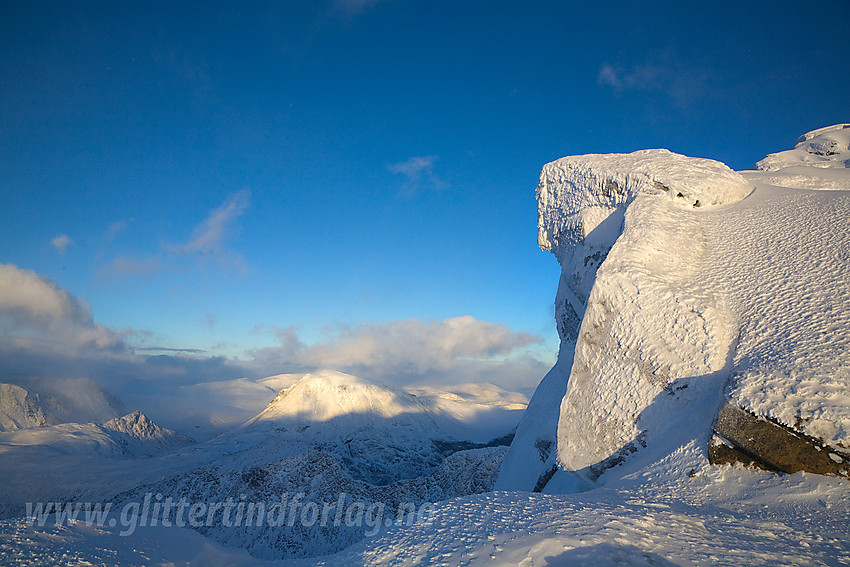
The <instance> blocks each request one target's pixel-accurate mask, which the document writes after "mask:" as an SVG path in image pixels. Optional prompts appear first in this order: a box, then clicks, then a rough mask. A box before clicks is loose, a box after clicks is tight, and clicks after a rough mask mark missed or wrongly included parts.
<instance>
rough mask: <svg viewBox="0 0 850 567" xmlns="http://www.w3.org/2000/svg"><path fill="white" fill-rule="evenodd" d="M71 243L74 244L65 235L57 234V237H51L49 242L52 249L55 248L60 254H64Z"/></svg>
mask: <svg viewBox="0 0 850 567" xmlns="http://www.w3.org/2000/svg"><path fill="white" fill-rule="evenodd" d="M73 243H74V241H73V240H71V237H69V236H68V235H67V234H59V235H57V236H55V237H53V239H51V241H50V244H51V245H52V246H53V247H54V248H56V250H57V251H58V252H59V253H60V254H64V253H65V249H66V248H68V246H70V245H71V244H73Z"/></svg>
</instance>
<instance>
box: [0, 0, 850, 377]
mask: <svg viewBox="0 0 850 567" xmlns="http://www.w3.org/2000/svg"><path fill="white" fill-rule="evenodd" d="M742 4H744V5H742ZM848 36H850V7H848V6H847V5H846V4H845V3H841V2H839V3H837V4H833V5H831V6H829V7H828V8H826V9H818V10H814V9H808V8H806V7H804V6H803V5H802V4H800V3H797V2H795V3H791V2H788V3H781V2H780V3H777V2H770V3H768V2H764V3H733V2H728V3H727V2H721V3H701V4H699V5H697V6H692V5H689V4H688V3H682V2H661V3H624V4H617V3H613V4H612V3H605V4H598V5H591V3H581V4H573V3H567V2H487V3H483V2H439V1H436V2H414V1H406V0H350V1H345V0H339V1H328V2H256V3H250V4H248V5H247V6H240V5H239V4H237V3H222V2H205V3H159V2H153V3H140V4H129V5H128V4H124V5H122V4H115V3H107V2H103V3H94V2H81V3H39V2H4V3H2V5H0V211H2V212H0V215H2V223H0V262H2V263H4V264H7V265H12V266H14V268H15V270H17V271H18V272H20V273H18V272H11V271H8V274H7V275H8V276H9V277H8V278H7V280H6V281H7V283H8V282H11V281H20V282H30V284H31V285H33V286H35V287H36V288H38V289H44V290H45V291H44V293H45V296H43V297H42V296H33V297H29V298H26V297H23V298H21V297H18V298H17V299H15V300H14V301H13V300H12V299H9V298H10V297H12V295H14V294H13V293H12V292H10V291H9V289H8V288H7V289H6V291H3V290H2V289H0V293H5V294H6V296H7V300H6V301H5V303H4V302H2V301H0V316H4V313H5V318H6V319H5V323H3V327H2V329H0V330H2V331H3V333H4V334H3V341H4V343H5V345H0V346H4V352H5V353H6V354H7V356H5V357H4V358H2V359H0V361H2V362H3V364H6V368H5V370H4V369H3V368H0V372H5V373H38V372H48V371H51V372H59V371H60V370H58V369H60V368H70V369H71V370H68V371H73V372H77V373H88V374H98V373H101V374H104V375H106V374H109V373H111V374H110V375H116V374H120V375H122V376H125V377H126V378H127V379H128V380H129V379H131V378H132V377H133V375H134V372H136V370H135V369H138V368H141V367H145V368H148V370H145V371H144V372H142V371H139V374H140V375H144V376H149V375H150V374H151V371H150V365H151V364H152V363H154V362H155V363H156V364H162V365H172V366H173V367H174V368H179V372H178V371H177V370H175V372H176V373H182V374H181V375H182V376H184V377H185V379H187V380H190V379H192V380H201V379H206V378H212V377H215V378H220V377H227V376H230V375H232V376H239V375H246V374H251V373H252V372H253V373H257V374H262V373H275V372H286V371H295V370H298V369H304V368H312V367H316V366H320V365H323V364H322V361H323V360H324V361H331V362H332V363H333V364H334V365H336V366H337V367H341V368H342V369H347V370H351V371H358V372H362V373H364V374H366V375H370V376H373V377H375V378H377V379H382V380H384V381H397V382H399V383H404V382H416V381H429V380H430V381H477V380H490V381H494V382H497V383H500V384H503V385H507V386H512V385H513V386H516V387H521V388H528V387H530V386H533V385H534V384H535V383H536V382H537V381H539V379H540V378H541V377H542V373H543V372H545V370H546V368H547V366H548V365H550V364H551V363H552V362H553V361H554V357H555V354H556V351H557V336H556V333H555V327H554V321H553V314H552V302H553V298H554V293H555V288H556V286H557V279H558V273H559V270H558V266H557V263H556V261H555V259H554V258H553V257H551V256H550V255H548V254H546V253H544V252H542V251H540V250H539V249H538V248H537V246H536V204H535V199H534V189H535V185H536V181H537V175H538V173H539V170H540V167H541V166H542V165H543V164H544V163H546V162H547V161H551V160H553V159H556V158H558V157H561V156H564V155H571V154H581V153H596V152H606V153H607V152H627V151H633V150H637V149H643V148H653V147H665V148H669V149H671V150H673V151H676V152H679V153H684V154H688V155H694V156H700V157H709V158H714V159H719V160H721V161H724V162H726V163H728V164H729V165H730V166H732V167H733V168H735V169H744V168H747V167H749V166H750V165H751V164H753V163H754V162H755V161H757V160H759V159H760V158H762V157H764V155H766V154H767V153H770V152H773V151H779V150H783V149H787V148H790V147H792V146H793V142H794V140H795V138H796V137H797V136H798V135H800V134H802V133H804V132H806V131H808V130H812V129H814V128H817V127H821V126H825V125H829V124H833V123H837V122H845V121H848V119H850V97H848V96H847V93H848V92H850V73H848V72H847V70H848V69H850V46H848V43H847V37H848ZM21 274H24V275H21ZM34 274H37V275H38V276H37V277H35V276H34ZM19 276H20V277H19ZM15 277H18V280H15ZM27 278H29V279H27ZM33 278H35V279H33ZM45 282H47V283H45ZM40 284H45V285H46V286H47V287H43V288H42V287H39V285H40ZM10 285H11V284H10ZM48 296H49V297H48ZM15 297H17V296H15ZM48 299H49V300H50V301H53V303H51V305H54V306H55V307H56V309H58V310H59V311H56V312H55V313H54V314H53V315H50V317H53V319H50V321H48V320H47V319H45V318H44V317H41V319H39V318H38V317H36V315H33V314H35V313H37V312H38V309H37V308H36V307H39V306H43V305H45V304H46V303H45V302H47V303H49V301H48ZM27 302H29V303H27ZM33 302H34V303H33ZM69 305H70V306H72V307H71V308H68V306H69ZM63 306H64V307H63ZM66 308H67V309H70V311H68V312H73V313H76V315H73V316H69V315H68V314H67V313H66V311H67V309H66ZM78 308H79V310H81V311H79V310H78ZM3 309H5V311H3ZM62 309H66V311H61V310H62ZM60 311H61V313H60ZM22 313H24V314H23V315H22ZM27 314H29V315H27ZM68 317H70V319H72V321H71V323H69V325H70V326H68V325H66V324H65V323H62V324H59V323H57V322H56V321H59V320H60V319H61V320H63V321H64V320H65V319H68ZM63 318H65V319H63ZM66 322H67V321H66ZM80 328H85V329H88V330H92V329H96V330H97V332H98V333H101V332H102V333H103V335H102V336H101V335H97V336H99V337H101V338H102V340H101V341H100V342H99V343H97V345H95V346H92V347H91V348H92V349H93V350H90V351H89V350H86V351H85V353H88V354H85V353H83V354H80V352H82V351H79V350H78V351H75V352H73V353H68V352H65V353H64V354H61V356H62V357H64V358H62V359H61V360H62V361H64V362H63V363H64V364H65V366H62V364H60V363H58V362H56V360H57V359H56V356H59V355H57V354H56V352H57V350H61V349H58V348H54V347H52V346H49V345H56V344H59V343H63V341H64V344H68V340H67V338H68V335H66V334H63V333H75V332H77V331H79V329H80ZM75 329H76V331H75ZM34 336H36V337H38V339H39V341H41V342H39V343H38V344H40V345H41V346H40V347H38V349H36V348H35V347H32V344H31V343H26V344H24V343H23V342H22V340H21V337H29V338H32V337H34ZM75 336H76V335H75ZM86 336H88V335H86ZM92 336H94V335H92ZM103 337H106V338H103ZM71 342H73V341H71ZM86 344H87V345H89V346H91V344H94V343H91V344H90V343H86ZM22 345H24V346H22ZM26 345H29V346H26ZM417 345H418V346H417ZM419 346H421V349H422V350H425V349H431V351H433V353H432V354H430V355H419V354H417V349H419ZM87 348H88V347H87ZM21 349H30V350H27V353H28V354H29V355H31V356H27V357H24V358H25V359H26V361H27V362H26V363H24V362H20V361H21V360H22V357H20V356H14V355H15V354H16V353H18V354H20V350H21ZM33 349H34V350H33ZM98 349H100V350H98ZM168 349H175V350H168ZM183 349H185V350H183ZM105 352H108V353H110V354H109V355H108V356H107V355H105V354H104V353H105ZM116 352H117V353H122V356H124V358H121V356H118V355H116V354H115V353H116ZM10 353H11V354H10ZM364 353H368V354H369V356H366V355H365V354H364ZM143 355H147V356H148V358H145V357H144V356H143ZM155 355H159V356H155ZM208 357H217V358H208ZM323 357H324V358H323ZM13 359H14V360H16V362H15V363H14V364H12V363H10V362H9V361H10V360H13ZM69 360H73V361H75V364H73V365H70V366H69V365H67V362H68V361H69ZM104 360H110V361H111V362H109V364H106V365H104V364H105V363H104ZM45 361H48V362H51V361H52V362H51V363H50V364H47V363H45ZM116 361H118V362H116ZM42 363H44V364H42ZM121 364H123V366H122V365H121ZM28 365H29V366H28ZM116 368H117V369H119V370H116ZM394 377H395V378H394Z"/></svg>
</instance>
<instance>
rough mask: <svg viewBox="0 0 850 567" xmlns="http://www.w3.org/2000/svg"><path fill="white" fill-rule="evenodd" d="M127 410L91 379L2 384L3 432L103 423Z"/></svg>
mask: <svg viewBox="0 0 850 567" xmlns="http://www.w3.org/2000/svg"><path fill="white" fill-rule="evenodd" d="M125 411H126V410H125V408H124V404H123V403H121V401H120V400H118V399H117V398H116V397H115V396H113V395H112V394H110V393H109V392H107V391H106V390H104V389H103V388H102V387H101V386H100V385H99V384H97V383H96V382H95V381H94V380H91V379H89V378H28V379H26V380H21V381H18V382H16V383H9V384H0V431H11V430H15V429H25V428H28V427H40V426H42V425H56V424H59V423H88V422H103V421H108V420H110V419H113V418H115V417H118V416H120V415H123V413H124V412H125Z"/></svg>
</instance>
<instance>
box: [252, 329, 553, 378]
mask: <svg viewBox="0 0 850 567" xmlns="http://www.w3.org/2000/svg"><path fill="white" fill-rule="evenodd" d="M276 334H277V338H278V340H279V341H280V346H277V347H270V348H264V349H260V350H258V351H255V352H253V353H252V355H253V359H254V364H256V365H258V366H260V367H262V368H267V369H272V368H289V369H291V370H290V371H310V370H316V369H319V368H333V369H336V370H342V371H344V372H348V373H350V374H355V375H357V376H361V377H363V378H368V379H371V380H376V381H380V382H384V383H389V384H395V385H406V384H420V383H442V384H450V383H464V382H476V381H484V382H493V383H497V384H500V385H506V386H508V387H511V386H517V385H518V386H520V387H531V386H533V385H536V383H537V382H539V380H540V378H541V376H542V374H540V372H545V370H546V369H545V365H544V364H543V363H542V362H540V361H537V360H535V359H534V358H533V357H532V356H531V355H530V354H528V352H527V351H526V347H530V346H532V345H537V344H540V342H541V339H540V338H539V337H536V336H534V335H530V334H528V333H523V332H517V331H514V330H512V329H510V328H509V327H507V326H505V325H499V324H496V323H490V322H488V321H479V320H476V319H475V318H474V317H471V316H463V317H453V318H449V319H444V320H441V321H423V320H420V319H406V320H401V321H393V322H389V323H384V324H363V325H358V326H355V327H349V326H342V325H341V326H339V327H337V328H336V329H335V330H334V331H333V332H332V333H330V334H329V336H328V338H327V339H326V340H324V341H322V342H318V343H316V344H313V345H307V344H305V343H304V342H302V341H301V340H300V338H299V337H298V334H297V332H296V331H295V329H293V328H291V327H290V328H286V329H278V330H277V331H276Z"/></svg>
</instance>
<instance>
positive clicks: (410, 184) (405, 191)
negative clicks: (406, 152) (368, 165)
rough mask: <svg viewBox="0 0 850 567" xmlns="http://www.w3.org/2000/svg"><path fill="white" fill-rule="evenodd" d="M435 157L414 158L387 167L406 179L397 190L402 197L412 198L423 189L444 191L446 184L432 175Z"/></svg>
mask: <svg viewBox="0 0 850 567" xmlns="http://www.w3.org/2000/svg"><path fill="white" fill-rule="evenodd" d="M436 161H437V157H436V156H414V157H412V158H410V159H409V160H407V161H403V162H399V163H393V164H390V165H389V166H387V169H389V170H390V171H391V172H392V173H397V174H399V175H403V176H404V177H405V178H406V179H405V181H404V183H403V184H402V186H401V189H400V190H399V195H400V196H403V197H413V196H415V195H416V194H418V193H419V192H420V191H422V190H424V189H436V190H440V189H445V188H446V187H447V186H448V184H447V183H446V182H445V181H443V180H442V179H440V178H439V177H437V176H436V175H435V174H434V163H435V162H436Z"/></svg>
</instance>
